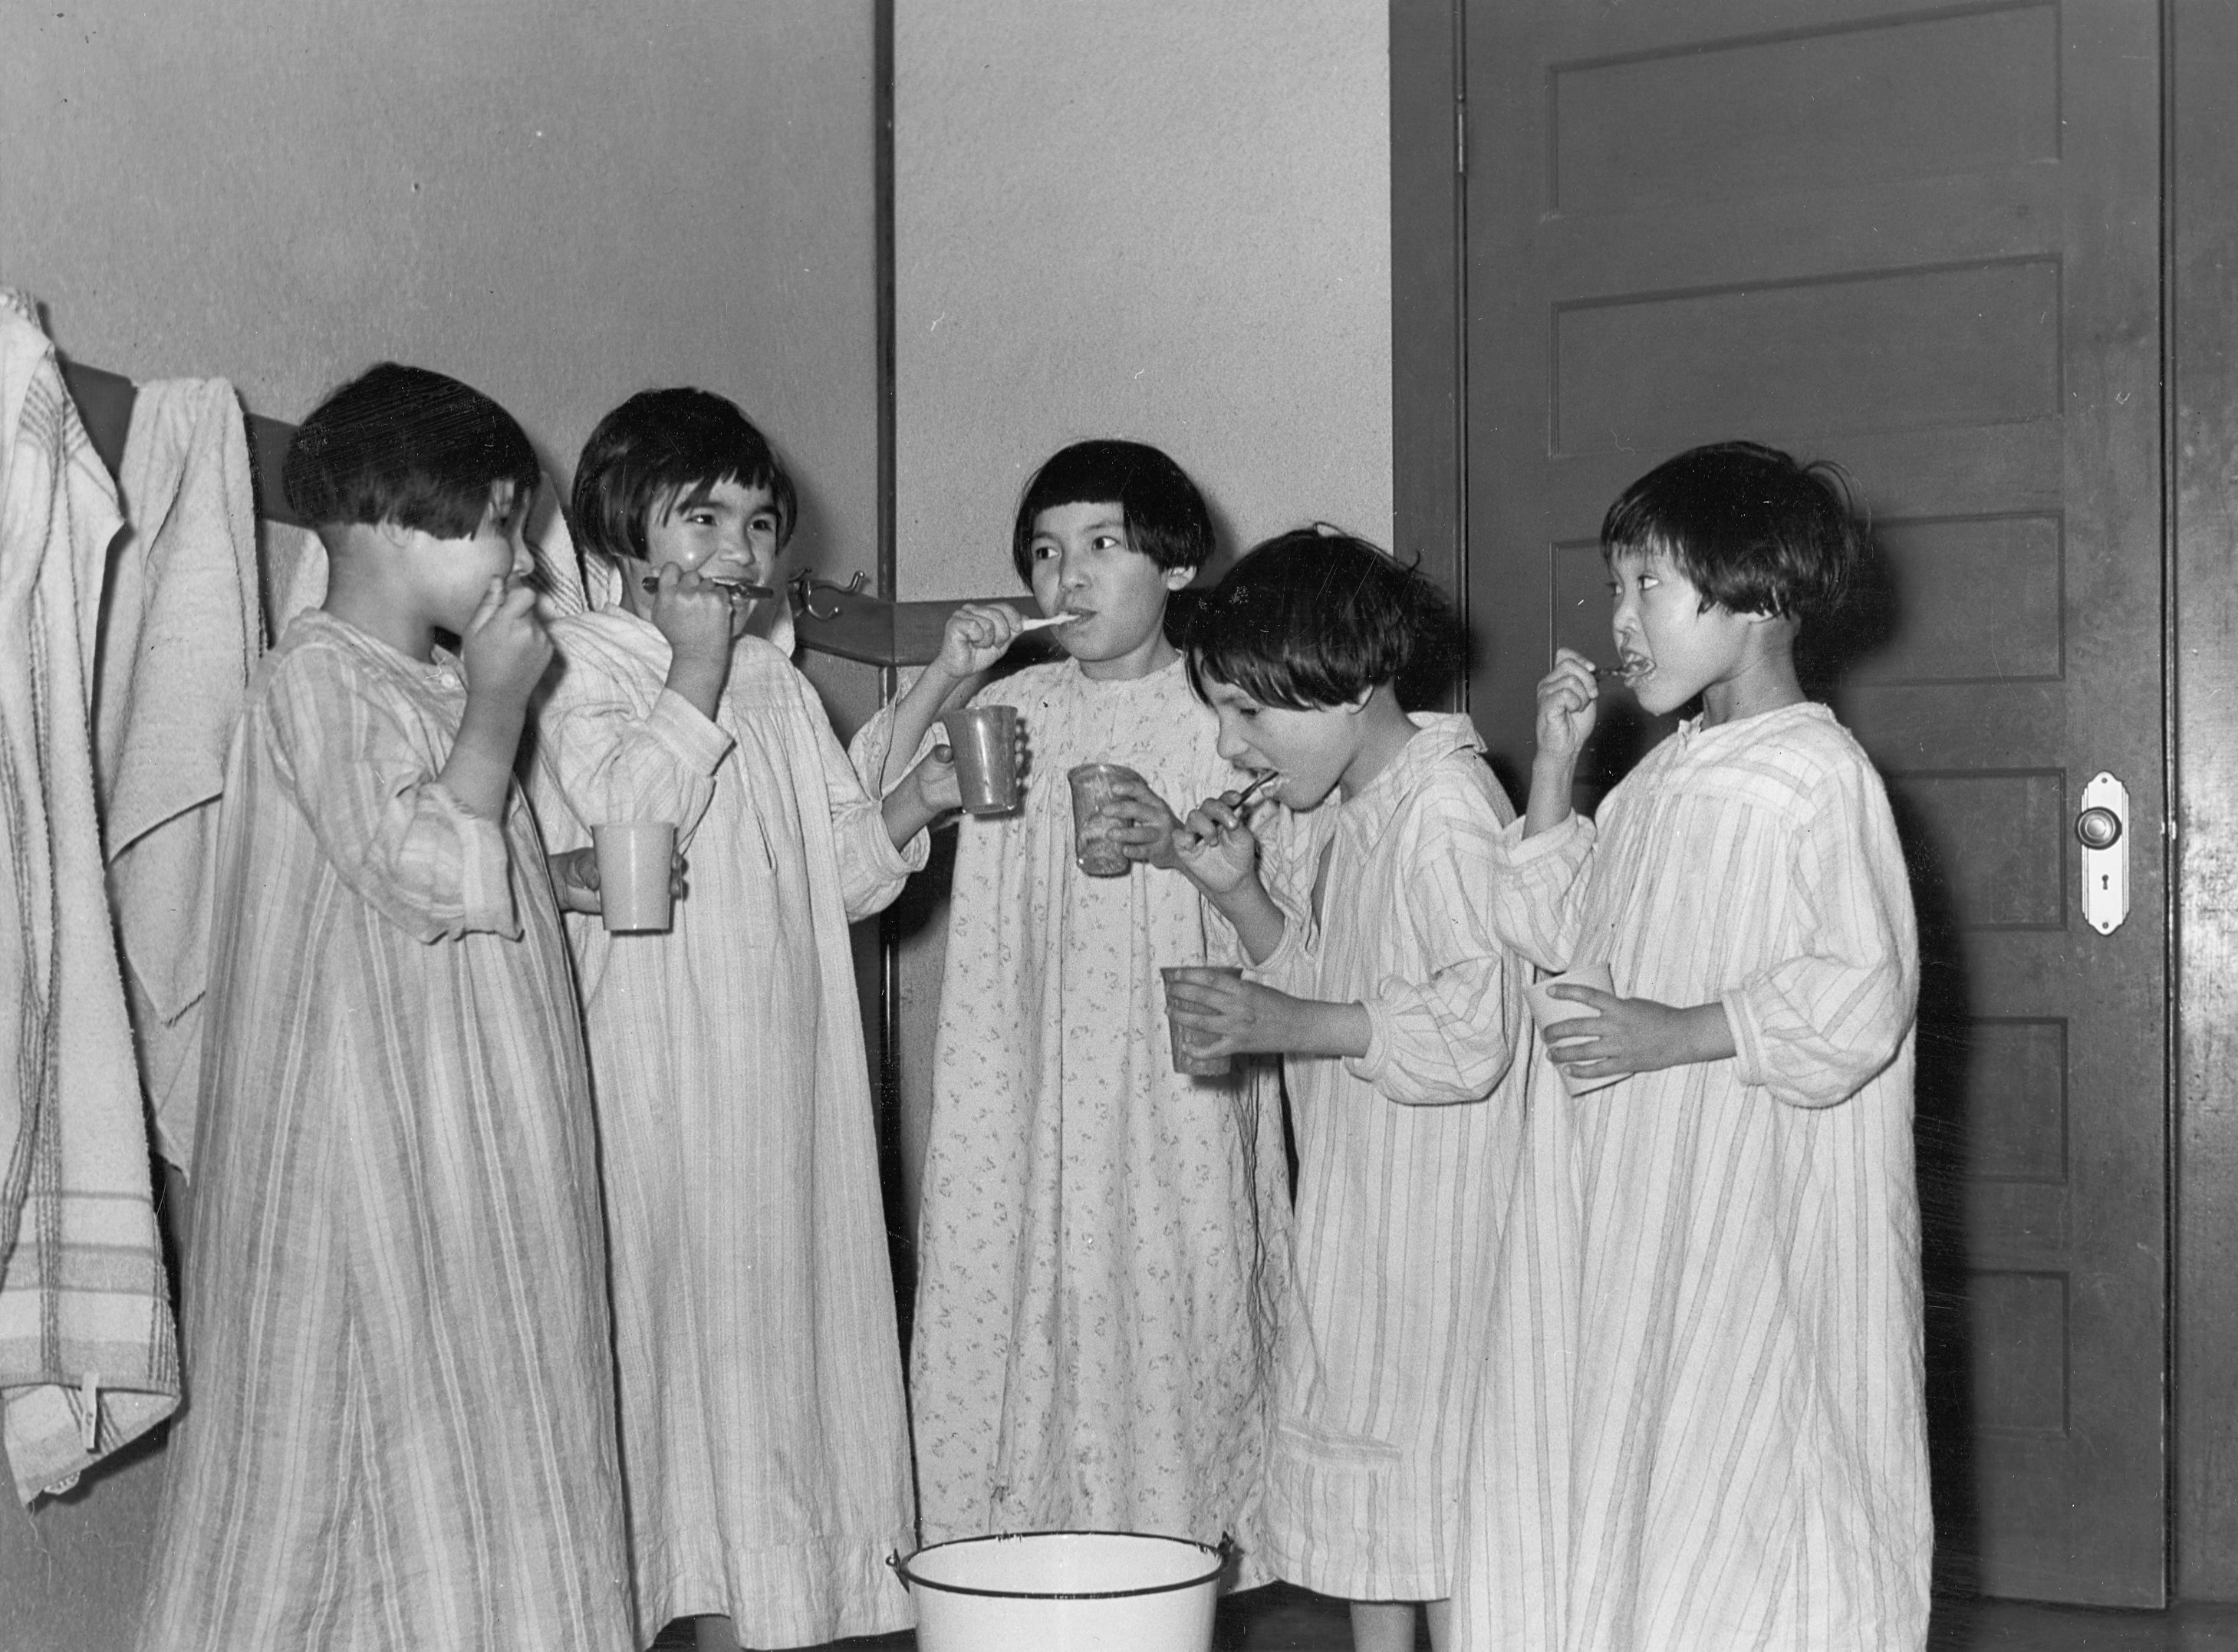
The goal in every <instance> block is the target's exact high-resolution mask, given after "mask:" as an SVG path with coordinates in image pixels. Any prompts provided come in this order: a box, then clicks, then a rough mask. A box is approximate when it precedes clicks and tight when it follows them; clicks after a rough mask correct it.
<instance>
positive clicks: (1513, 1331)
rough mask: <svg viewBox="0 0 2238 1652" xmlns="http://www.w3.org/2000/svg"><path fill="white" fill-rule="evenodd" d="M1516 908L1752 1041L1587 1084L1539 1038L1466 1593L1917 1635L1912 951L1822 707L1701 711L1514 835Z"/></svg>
mask: <svg viewBox="0 0 2238 1652" xmlns="http://www.w3.org/2000/svg"><path fill="white" fill-rule="evenodd" d="M1498 869H1499V873H1500V877H1499V882H1498V885H1497V887H1498V889H1499V891H1500V895H1499V906H1498V911H1499V914H1500V922H1501V928H1502V931H1503V933H1504V934H1506V935H1507V936H1508V938H1509V939H1510V940H1511V941H1512V942H1513V944H1514V945H1515V947H1516V948H1517V949H1518V950H1519V951H1520V952H1522V953H1523V954H1524V955H1526V956H1528V957H1530V958H1533V959H1534V960H1536V961H1538V962H1539V963H1540V964H1542V965H1544V966H1545V967H1546V968H1550V969H1558V968H1568V967H1572V966H1574V965H1577V964H1584V963H1592V962H1597V961H1604V960H1606V961H1607V962H1608V964H1609V965H1610V967H1611V968H1612V971H1613V973H1614V975H1615V980H1616V989H1617V991H1618V992H1619V994H1621V995H1625V996H1626V997H1638V998H1648V999H1652V1000H1655V1001H1659V1002H1662V1003H1666V1004H1672V1005H1679V1006H1687V1005H1694V1004H1700V1003H1706V1002H1712V1001H1716V1002H1722V1003H1723V1004H1724V1006H1725V1013H1726V1015H1727V1017H1728V1018H1729V1020H1730V1021H1731V1026H1732V1030H1733V1034H1734V1039H1735V1042H1736V1044H1737V1046H1738V1050H1739V1054H1738V1055H1737V1056H1736V1057H1734V1058H1731V1059H1729V1060H1726V1061H1712V1062H1706V1063H1698V1064H1695V1065H1691V1066H1685V1067H1670V1068H1665V1069H1664V1070H1662V1071H1659V1072H1654V1073H1646V1074H1639V1075H1637V1076H1635V1077H1633V1078H1630V1079H1626V1080H1622V1081H1621V1082H1619V1083H1617V1084H1615V1085H1613V1086H1612V1087H1608V1088H1606V1089H1603V1090H1599V1091H1595V1092H1593V1093H1592V1094H1587V1095H1586V1096H1583V1097H1579V1098H1577V1099H1575V1100H1572V1099H1569V1098H1566V1097H1565V1096H1564V1094H1562V1091H1561V1088H1560V1083H1559V1079H1558V1078H1557V1077H1556V1076H1555V1074H1554V1071H1553V1067H1552V1066H1551V1065H1550V1064H1549V1063H1548V1062H1547V1061H1546V1058H1545V1055H1544V1053H1543V1050H1542V1051H1541V1052H1539V1054H1537V1055H1536V1056H1535V1057H1534V1060H1533V1067H1532V1073H1531V1079H1530V1089H1529V1105H1528V1107H1527V1115H1528V1119H1527V1123H1526V1131H1525V1148H1524V1155H1525V1164H1524V1169H1523V1172H1522V1173H1521V1176H1520V1180H1519V1183H1518V1189H1517V1194H1516V1200H1515V1205H1514V1207H1513V1211H1512V1212H1511V1213H1510V1216H1509V1219H1508V1227H1507V1234H1506V1246H1505V1248H1504V1250H1503V1252H1502V1255H1501V1260H1500V1289H1499V1302H1498V1305H1497V1306H1496V1308H1495V1311H1494V1325H1495V1328H1494V1335H1493V1350H1494V1358H1493V1363H1492V1365H1491V1367H1490V1371H1489V1375H1488V1379H1487V1381H1486V1384H1485V1385H1484V1388H1483V1391H1482V1404H1481V1407H1480V1414H1479V1418H1478V1425H1477V1432H1476V1445H1475V1450H1474V1452H1473V1458H1472V1463H1471V1468H1470V1477H1469V1485H1468V1500H1469V1501H1468V1517H1467V1527H1468V1531H1467V1559H1466V1563H1465V1566H1464V1572H1463V1576H1462V1579H1461V1585H1460V1599H1458V1600H1457V1601H1456V1603H1455V1623H1456V1625H1457V1627H1458V1628H1459V1629H1460V1631H1461V1635H1462V1640H1461V1643H1462V1644H1463V1645H1464V1646H1467V1647H1470V1648H1475V1649H1482V1652H1513V1649H1518V1648H1529V1649H1532V1652H1632V1649H1643V1648H1654V1649H1656V1652H1743V1649H1752V1648H1756V1649H1769V1652H1901V1649H1905V1648H1917V1647H1919V1646H1921V1645H1923V1643H1924V1640H1925V1636H1926V1627H1927V1588H1928V1567H1929V1559H1930V1549H1931V1544H1932V1531H1931V1519H1930V1511H1929V1507H1928V1481H1927V1455H1926V1447H1925V1434H1924V1424H1923V1395H1922V1364H1921V1361H1922V1356H1921V1285H1920V1275H1919V1221H1918V1202H1917V1193H1916V1192H1915V1189H1914V1186H1913V1180H1912V1149H1911V1103H1912V1093H1911V1082H1912V1035H1913V1010H1914V1001H1915V996H1916V994H1917V944H1916V941H1915V936H1914V931H1913V924H1912V913H1911V897H1910V889H1909V886H1908V884H1907V882H1906V880H1905V876H1904V860H1903V856H1902V854H1901V852H1900V850H1899V849H1898V847H1897V838H1896V833H1895V829H1894V827H1893V825H1892V823H1891V821H1890V814H1889V808H1888V803H1887V800H1886V797H1885V796H1884V793H1883V791H1882V788H1881V783H1880V781H1879V778H1878V776H1876V775H1875V774H1874V773H1873V771H1872V770H1871V766H1870V765H1869V764H1868V763H1867V762H1866V760H1865V757H1864V753H1863V752H1862V751H1861V750H1859V749H1858V748H1857V743H1856V742H1855V741H1854V740H1852V739H1851V737H1850V736H1849V734H1848V733H1847V732H1846V731H1845V730H1843V729H1842V727H1841V726H1840V725H1839V724H1837V723H1836V722H1835V721H1834V719H1833V717H1832V715H1831V713H1830V712H1828V711H1827V710H1826V709H1825V708H1824V706H1820V705H1812V704H1798V705H1793V706H1789V707H1786V708H1784V709H1781V710H1775V711H1771V712H1766V713H1765V714H1763V715H1761V716H1758V717H1751V718H1747V719H1745V720H1743V721H1740V722H1737V723H1730V724H1724V725H1722V726H1720V727H1718V728H1714V729H1710V728H1703V727H1701V726H1699V725H1698V724H1687V725H1685V727H1684V728H1682V729H1681V730H1679V732H1678V733H1677V734H1675V735H1673V736H1672V737H1671V738H1670V739H1668V740H1666V741H1665V742H1664V743H1662V744H1661V745H1659V746H1658V747H1657V748H1656V749H1655V750H1653V751H1652V752H1651V753H1650V754H1649V755H1648V756H1647V757H1646V758H1645V760H1644V761H1643V762H1642V763H1640V764H1639V767H1638V768H1637V769H1636V770H1634V771H1633V772H1632V774H1631V775H1630V776H1628V777H1627V778H1626V780H1625V781H1624V783H1622V784H1621V785H1619V787H1618V788H1617V789H1616V790H1615V791H1613V792H1612V793H1611V794H1610V796H1609V797H1608V799H1607V801H1606V803H1605V804H1604V805H1603V807H1602V809H1601V811H1600V816H1599V823H1598V829H1596V827H1595V826H1594V825H1593V824H1590V823H1586V822H1585V821H1583V820H1579V819H1576V818H1574V817H1573V819H1571V820H1570V821H1568V822H1566V823H1564V824H1563V825H1561V826H1559V827H1556V828H1554V829H1551V830H1549V831H1546V832H1543V833H1541V834H1540V835H1539V836H1536V837H1533V838H1531V839H1529V840H1527V841H1525V840H1523V839H1521V838H1520V829H1511V832H1510V834H1509V836H1508V838H1507V839H1506V842H1505V843H1504V844H1503V850H1502V853H1501V855H1500V857H1499V861H1498Z"/></svg>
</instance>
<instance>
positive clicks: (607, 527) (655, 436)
mask: <svg viewBox="0 0 2238 1652" xmlns="http://www.w3.org/2000/svg"><path fill="white" fill-rule="evenodd" d="M718 482H736V483H737V484H738V486H741V487H749V488H752V487H758V488H765V489H766V490H767V491H768V492H769V496H770V503H771V506H774V507H775V508H776V510H777V542H778V545H784V544H785V541H786V540H788V539H791V538H792V528H793V522H794V519H795V516H796V513H797V512H798V500H797V498H796V496H795V494H794V492H793V488H792V478H791V477H790V476H788V475H786V474H785V466H783V465H780V464H779V463H778V458H777V453H776V452H775V451H774V450H773V449H772V448H771V446H770V445H769V439H768V438H766V437H765V436H764V435H763V434H762V433H761V432H760V431H758V430H757V429H755V428H754V426H753V422H752V420H749V419H748V418H747V417H746V416H745V413H741V412H739V411H738V403H736V402H734V401H732V400H730V399H729V398H728V397H726V396H718V395H717V394H716V393H714V392H713V391H712V390H693V389H688V388H681V387H679V388H676V389H671V390H640V391H639V392H638V393H637V394H635V395H633V396H632V397H631V398H630V399H629V400H627V401H625V402H624V403H622V405H621V406H619V407H617V408H615V409H614V410H613V411H612V413H608V414H607V415H606V417H605V418H604V419H601V420H599V424H598V428H597V429H595V430H593V432H592V433H591V439H590V440H588V441H586V442H585V443H584V444H583V456H582V458H581V459H579V460H577V461H576V465H575V486H574V488H573V492H571V494H570V495H569V501H568V503H569V512H568V513H569V515H570V516H571V517H572V518H573V525H574V530H575V537H576V538H577V539H579V540H580V541H581V542H582V543H583V545H584V546H585V548H586V549H588V550H591V551H595V552H598V553H599V555H600V556H603V557H606V558H609V559H612V558H615V557H635V558H639V559H640V560H642V559H643V558H644V557H645V555H646V536H645V530H646V524H647V523H648V522H650V521H651V520H652V513H653V512H654V511H655V510H659V511H660V512H664V513H665V512H669V511H672V510H673V509H675V507H676V505H677V502H678V500H679V499H680V498H682V497H683V495H684V494H685V492H687V491H688V490H691V489H693V488H698V487H710V486H713V485H714V484H716V483H718Z"/></svg>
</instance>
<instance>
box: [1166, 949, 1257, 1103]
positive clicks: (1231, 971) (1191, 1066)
mask: <svg viewBox="0 0 2238 1652" xmlns="http://www.w3.org/2000/svg"><path fill="white" fill-rule="evenodd" d="M1184 969H1203V970H1208V971H1209V972H1211V973H1212V974H1215V975H1234V976H1235V977H1236V978H1237V979H1238V980H1239V981H1240V980H1241V979H1242V976H1243V969H1242V967H1241V965H1239V964H1174V965H1170V966H1169V967H1168V968H1163V969H1161V970H1159V971H1158V975H1159V976H1160V977H1161V978H1162V980H1163V981H1165V983H1166V1031H1167V1032H1168V1033H1169V1034H1171V1035H1172V1037H1173V1044H1174V1071H1175V1072H1176V1073H1182V1074H1188V1075H1189V1077H1190V1078H1195V1079H1212V1078H1218V1077H1219V1076H1221V1074H1224V1073H1227V1072H1228V1071H1230V1070H1232V1067H1233V1065H1234V1058H1232V1057H1230V1056H1226V1055H1199V1054H1196V1053H1195V1051H1193V1050H1192V1049H1191V1048H1190V1047H1189V1034H1188V1033H1187V1032H1186V1031H1185V1030H1184V1029H1183V1028H1182V1024H1181V1023H1180V1022H1179V1021H1175V1019H1174V993H1173V987H1174V977H1175V976H1176V975H1180V974H1181V973H1182V970H1184Z"/></svg>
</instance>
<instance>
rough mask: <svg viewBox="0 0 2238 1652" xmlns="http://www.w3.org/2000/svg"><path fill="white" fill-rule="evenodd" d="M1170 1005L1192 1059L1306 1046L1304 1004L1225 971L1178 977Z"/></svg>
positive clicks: (1168, 996)
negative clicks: (1197, 1056) (1185, 1031)
mask: <svg viewBox="0 0 2238 1652" xmlns="http://www.w3.org/2000/svg"><path fill="white" fill-rule="evenodd" d="M1166 1004H1167V1013H1168V1014H1170V1015H1172V1017H1173V1018H1174V1020H1175V1022H1176V1023H1177V1024H1178V1025H1180V1026H1181V1027H1182V1028H1185V1029H1186V1030H1187V1032H1188V1034H1189V1037H1188V1039H1187V1043H1188V1045H1189V1051H1190V1053H1191V1054H1195V1055H1273V1054H1281V1053H1282V1052H1283V1051H1285V1050H1293V1049H1296V1048H1298V1047H1300V1046H1301V1043H1302V1042H1303V1041H1304V1030H1303V1021H1304V1019H1305V1017H1306V1014H1307V1010H1308V1006H1307V1003H1306V1001H1305V1000H1303V999H1301V998H1293V997H1291V996H1290V995H1289V994H1288V993H1285V992H1278V991H1276V990H1275V988H1272V987H1268V986H1266V985H1263V984H1262V983H1261V982H1259V981H1246V980H1244V979H1243V978H1242V977H1241V975H1231V974H1229V973H1228V971H1226V970H1224V969H1211V968H1205V969H1189V970H1183V971H1180V972H1177V973H1176V974H1175V975H1174V976H1173V978H1172V979H1171V980H1169V981H1167V983H1166Z"/></svg>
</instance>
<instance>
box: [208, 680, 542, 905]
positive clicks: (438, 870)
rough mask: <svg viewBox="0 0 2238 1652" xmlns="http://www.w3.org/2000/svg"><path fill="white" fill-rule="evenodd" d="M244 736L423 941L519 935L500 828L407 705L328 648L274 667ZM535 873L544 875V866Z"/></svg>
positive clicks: (359, 882)
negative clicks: (470, 801)
mask: <svg viewBox="0 0 2238 1652" xmlns="http://www.w3.org/2000/svg"><path fill="white" fill-rule="evenodd" d="M242 737H243V738H245V739H250V740H255V741H257V742H259V743H262V744H263V745H264V747H265V757H266V758H267V760H268V762H269V763H270V765H271V769H272V771H273V772H274V773H275V775H277V776H279V777H280V779H281V782H282V783H284V784H285V785H286V786H287V787H288V790H289V792H290V793H291V794H292V795H293V796H294V797H295V805H296V807H297V808H298V809H301V811H302V815H303V817H304V819H305V820H306V821H308V823H309V825H310V829H311V832H312V835H313V836H314V837H315V838H316V839H317V840H318V844H319V849H320V852H321V854H322V855H324V856H326V858H327V860H328V862H329V863H330V864H331V865H332V866H333V867H334V872H335V875H336V876H339V877H340V878H341V881H342V882H343V883H344V884H345V885H347V886H348V888H349V889H352V890H353V891H354V892H355V893H356V894H357V895H359V896H360V897H361V899H363V900H364V901H365V902H366V903H367V905H368V906H370V907H372V908H373V909H374V911H376V912H378V913H380V914H381V916H383V917H384V918H386V919H387V920H388V922H391V923H393V924H394V925H395V926H396V927H397V928H400V929H401V930H402V931H403V932H404V933H405V934H407V935H410V936H412V937H413V939H414V940H416V941H421V942H431V943H432V942H437V941H450V940H455V939H457V938H458V937H459V936H460V935H467V934H472V933H474V932H477V931H480V932H483V933H488V934H495V935H503V936H505V937H506V938H507V940H518V939H519V938H520V918H519V916H518V915H517V914H516V913H515V911H514V909H513V881H512V875H513V864H512V857H511V856H510V855H509V854H508V853H507V848H506V841H505V829H504V826H503V824H502V823H501V822H500V821H495V820H486V819H484V818H483V817H482V816H479V815H477V814H475V813H474V812H473V810H472V809H468V808H467V806H466V805H465V804H464V803H460V801H459V800H458V798H457V796H455V795H454V794H453V792H452V791H451V789H450V788H449V787H448V786H446V785H445V784H444V783H443V782H442V781H441V779H440V777H439V775H440V764H441V761H442V758H441V757H440V756H438V757H434V759H432V760H431V758H430V757H429V754H428V753H427V750H426V748H425V741H424V739H422V738H420V737H418V736H417V733H416V731H415V730H414V729H413V728H412V727H411V726H410V725H409V724H408V723H407V720H406V717H405V716H404V715H402V714H401V710H400V708H399V707H398V706H396V705H395V704H394V703H393V702H392V701H391V700H389V699H387V698H386V697H384V696H383V695H382V694H381V692H380V691H379V690H378V688H377V686H376V685H374V684H368V683H367V680H366V679H365V677H363V676H362V675H361V674H360V673H358V672H355V671H349V670H348V669H347V668H346V667H343V666H342V665H341V664H340V662H339V661H338V660H337V659H336V658H335V657H334V656H333V655H331V654H329V653H328V652H326V651H322V650H319V649H315V648H307V649H301V650H299V651H296V652H295V654H293V655H292V656H290V657H288V659H287V660H286V661H285V662H284V663H283V664H281V667H280V669H279V670H278V671H275V673H274V674H273V677H272V678H271V681H270V682H269V683H268V684H267V685H266V690H265V692H264V694H263V696H262V697H261V698H260V700H259V701H258V702H257V704H256V706H255V710H253V711H252V713H251V714H250V716H249V717H248V720H247V722H246V724H244V726H243V729H242ZM535 875H536V876H539V877H541V876H544V871H543V869H542V868H541V867H539V868H537V869H535Z"/></svg>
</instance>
